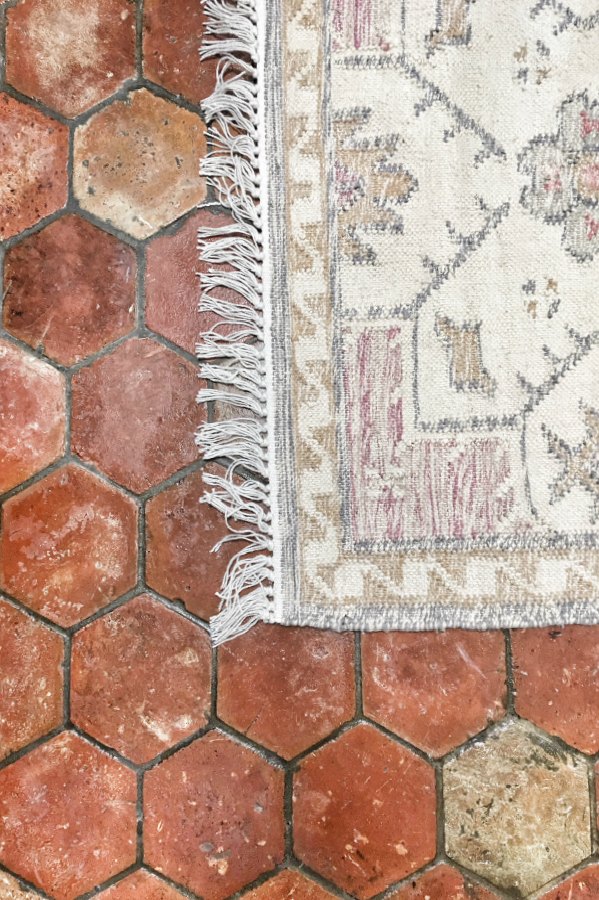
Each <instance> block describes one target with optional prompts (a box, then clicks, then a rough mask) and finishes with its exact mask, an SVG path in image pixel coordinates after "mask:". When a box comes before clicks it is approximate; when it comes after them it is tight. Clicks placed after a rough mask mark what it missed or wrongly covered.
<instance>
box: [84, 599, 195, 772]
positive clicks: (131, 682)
mask: <svg viewBox="0 0 599 900" xmlns="http://www.w3.org/2000/svg"><path fill="white" fill-rule="evenodd" d="M210 661H211V651H210V642H209V640H208V635H207V634H206V632H205V631H204V630H203V629H202V628H201V626H199V625H195V624H194V623H193V622H190V621H189V620H188V619H185V618H183V616H180V615H179V614H178V613H176V612H173V611H172V610H169V609H166V608H165V607H164V606H163V605H162V604H161V603H158V602H157V601H156V600H153V599H152V598H151V597H148V596H141V597H136V598H135V599H133V600H130V601H129V602H128V603H126V604H125V605H124V606H121V607H120V608H119V609H117V610H115V611H114V612H112V613H109V614H108V615H106V616H102V617H101V618H100V619H96V621H95V622H92V623H91V624H90V625H88V626H87V627H86V628H84V629H82V631H80V632H78V633H77V634H76V636H75V638H74V641H73V654H72V661H71V717H72V719H73V722H75V724H76V725H78V726H79V727H80V728H81V729H83V731H86V732H87V733H88V734H91V735H92V737H95V738H96V739H97V740H99V741H101V742H102V743H104V744H107V745H108V746H109V747H114V749H115V750H118V751H119V752H120V753H122V754H123V755H124V756H126V757H128V758H129V759H132V760H133V761H134V762H136V763H143V762H148V761H149V760H150V759H152V758H153V757H154V756H156V755H157V754H158V753H160V752H161V751H163V750H166V749H167V748H168V747H171V746H172V745H173V744H176V743H177V742H178V741H181V740H183V738H186V737H188V736H189V735H191V734H193V732H194V731H197V730H198V728H201V727H202V726H203V725H205V723H206V721H207V719H208V715H209V712H210Z"/></svg>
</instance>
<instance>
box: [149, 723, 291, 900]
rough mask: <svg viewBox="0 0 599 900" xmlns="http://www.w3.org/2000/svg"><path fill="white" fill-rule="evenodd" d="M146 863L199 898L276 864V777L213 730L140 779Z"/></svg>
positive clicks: (221, 892) (211, 899) (279, 807)
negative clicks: (143, 805)
mask: <svg viewBox="0 0 599 900" xmlns="http://www.w3.org/2000/svg"><path fill="white" fill-rule="evenodd" d="M144 799H145V815H146V824H145V858H146V860H147V861H148V863H149V864H150V865H151V866H152V867H153V868H155V869H157V870H158V871H159V872H164V874H166V875H168V876H169V877H171V878H172V879H174V880H175V881H178V882H180V883H182V884H184V885H185V886H186V887H188V888H191V890H193V891H195V892H196V893H198V894H201V896H202V897H205V898H206V900H221V898H224V897H227V896H228V895H229V894H232V893H234V892H235V891H236V890H238V889H239V888H241V887H243V885H244V884H247V883H249V882H251V881H253V880H254V878H256V877H257V876H258V875H261V874H262V873H263V872H268V871H269V869H273V868H274V867H275V866H276V865H277V864H278V863H280V862H281V861H282V858H283V853H284V841H283V815H282V813H283V773H282V772H281V771H280V770H278V769H274V768H272V766H270V765H269V764H268V763H267V762H266V761H265V760H264V759H262V758H261V757H260V756H258V754H256V753H254V752H252V751H251V750H248V749H247V748H246V747H243V746H242V745H240V744H238V743H236V742H234V741H232V740H231V739H230V738H229V737H227V736H226V735H224V734H221V733H219V732H216V731H213V732H211V733H210V734H208V735H206V737H203V738H200V739H199V740H197V741H195V743H193V744H191V745H190V746H189V747H186V748H185V749H183V750H179V751H178V752H177V753H175V755H174V756H171V757H170V758H169V759H167V760H166V762H163V763H161V764H160V765H159V766H158V767H157V768H155V769H152V770H151V771H150V772H148V774H147V776H146V778H145V788H144Z"/></svg>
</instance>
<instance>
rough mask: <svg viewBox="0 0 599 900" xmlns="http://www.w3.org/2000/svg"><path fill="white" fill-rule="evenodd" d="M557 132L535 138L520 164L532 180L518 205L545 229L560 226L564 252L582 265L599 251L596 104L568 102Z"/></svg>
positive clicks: (579, 98)
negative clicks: (528, 211) (525, 209)
mask: <svg viewBox="0 0 599 900" xmlns="http://www.w3.org/2000/svg"><path fill="white" fill-rule="evenodd" d="M558 123H559V127H558V131H557V133H556V134H553V135H539V136H538V137H536V138H535V139H534V140H532V141H531V142H530V144H528V146H527V147H526V148H525V150H524V152H523V153H522V154H521V156H520V159H519V166H520V171H521V172H523V173H524V174H525V175H528V176H529V178H530V183H529V184H528V185H527V186H526V187H525V188H524V190H523V191H522V203H523V205H524V206H525V207H526V208H527V209H528V210H530V212H531V213H532V214H533V215H534V216H536V217H537V218H541V219H543V221H545V222H547V224H549V225H555V224H559V225H562V226H563V238H562V242H563V245H564V248H565V249H566V250H567V251H568V253H570V254H571V255H572V256H574V257H575V258H576V259H577V260H579V261H580V262H584V261H585V260H590V259H592V258H593V256H594V255H595V253H597V251H598V250H599V101H597V100H596V101H594V102H593V103H589V99H588V94H587V92H586V91H585V92H584V93H583V94H577V95H576V96H573V97H569V98H568V99H567V100H566V101H565V102H564V103H563V104H562V106H561V108H560V111H559V113H558Z"/></svg>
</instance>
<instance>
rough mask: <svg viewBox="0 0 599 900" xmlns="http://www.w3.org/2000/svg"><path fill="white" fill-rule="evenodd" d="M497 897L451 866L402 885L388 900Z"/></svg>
mask: <svg viewBox="0 0 599 900" xmlns="http://www.w3.org/2000/svg"><path fill="white" fill-rule="evenodd" d="M495 898H497V900H498V898H499V895H498V894H496V893H495V892H494V891H493V892H492V891H489V890H487V888H484V887H482V886H481V885H480V884H476V882H474V881H471V880H470V878H466V877H465V876H464V875H462V873H461V872H458V870H457V869H453V868H452V867H451V866H446V865H441V866H435V867H434V869H430V870H429V871H428V872H426V873H425V874H424V875H420V877H418V878H414V880H413V881H411V882H410V884H406V885H404V887H402V888H400V889H399V890H398V891H397V892H396V893H394V894H391V897H390V898H389V900H495Z"/></svg>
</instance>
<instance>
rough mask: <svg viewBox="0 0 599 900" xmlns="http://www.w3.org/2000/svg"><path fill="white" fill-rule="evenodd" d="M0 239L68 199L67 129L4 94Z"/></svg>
mask: <svg viewBox="0 0 599 900" xmlns="http://www.w3.org/2000/svg"><path fill="white" fill-rule="evenodd" d="M0 123H1V127H0V159H1V160H2V168H1V170H0V240H4V239H6V238H7V237H11V235H13V234H18V233H19V231H23V230H24V229H25V228H30V227H31V226H32V225H35V224H36V222H38V221H39V220H40V219H42V218H43V217H44V216H47V215H49V214H50V213H53V212H54V211H55V210H57V209H60V208H61V207H62V206H64V204H65V203H66V200H67V158H68V140H69V138H68V129H67V127H66V126H65V125H61V124H60V122H56V121H55V120H54V119H51V118H49V117H48V116H46V115H45V114H44V113H42V112H40V111H39V110H37V109H33V107H31V106H26V105H25V104H24V103H20V102H19V101H18V100H14V99H13V98H12V97H9V96H8V94H1V95H0Z"/></svg>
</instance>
